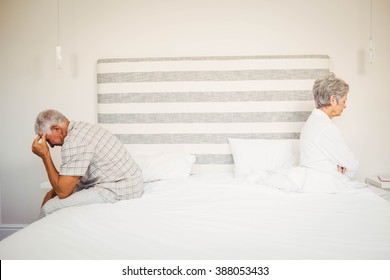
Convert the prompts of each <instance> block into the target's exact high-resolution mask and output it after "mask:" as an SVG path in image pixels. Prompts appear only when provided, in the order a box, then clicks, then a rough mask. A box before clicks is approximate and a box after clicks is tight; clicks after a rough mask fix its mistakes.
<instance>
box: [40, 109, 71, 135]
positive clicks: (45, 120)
mask: <svg viewBox="0 0 390 280" xmlns="http://www.w3.org/2000/svg"><path fill="white" fill-rule="evenodd" d="M67 120H68V119H67V118H66V117H65V116H64V115H63V114H61V113H60V112H58V111H56V110H45V111H42V112H40V113H39V114H38V116H37V118H36V120H35V126H34V129H35V134H37V135H38V134H43V133H46V134H50V132H51V131H50V127H51V126H52V125H59V126H63V124H64V123H65V122H66V121H67Z"/></svg>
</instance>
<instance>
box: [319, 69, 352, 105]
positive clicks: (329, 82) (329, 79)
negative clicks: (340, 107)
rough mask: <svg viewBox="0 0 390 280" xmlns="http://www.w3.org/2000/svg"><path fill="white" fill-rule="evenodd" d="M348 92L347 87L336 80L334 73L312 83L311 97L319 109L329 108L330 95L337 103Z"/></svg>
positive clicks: (344, 83) (342, 82)
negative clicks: (312, 96)
mask: <svg viewBox="0 0 390 280" xmlns="http://www.w3.org/2000/svg"><path fill="white" fill-rule="evenodd" d="M348 91H349V85H348V84H347V83H346V82H344V81H343V80H341V79H339V78H337V77H336V76H335V74H334V73H332V72H330V73H328V74H327V75H325V76H324V77H321V78H319V79H317V80H316V81H315V82H314V85H313V95H314V101H315V104H316V107H317V108H321V107H327V106H329V105H330V97H331V96H332V95H334V96H335V97H336V100H337V103H338V102H339V101H340V100H341V98H343V97H344V96H345V95H346V94H347V93H348Z"/></svg>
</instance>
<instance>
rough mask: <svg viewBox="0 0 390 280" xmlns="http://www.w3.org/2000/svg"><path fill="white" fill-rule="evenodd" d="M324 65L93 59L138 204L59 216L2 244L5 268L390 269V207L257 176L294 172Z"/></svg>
mask: <svg viewBox="0 0 390 280" xmlns="http://www.w3.org/2000/svg"><path fill="white" fill-rule="evenodd" d="M329 64H330V59H329V57H328V56H326V55H295V56H293V55H284V56H281V55H274V56H233V57H173V58H172V57H166V58H129V59H100V60H99V61H98V63H97V111H98V116H97V119H98V123H99V124H100V125H102V126H103V127H106V128H107V129H109V130H110V131H112V132H113V133H114V134H115V135H117V137H118V138H119V139H120V140H121V141H122V142H123V143H124V145H125V146H126V148H127V149H128V150H129V151H130V153H131V154H132V156H133V157H134V159H135V160H136V162H137V163H138V164H139V165H140V167H141V169H142V171H143V173H144V181H145V191H144V194H143V195H142V197H141V198H139V199H133V200H128V201H120V202H117V203H114V204H93V205H87V206H80V207H72V208H67V209H63V210H60V211H57V212H55V213H53V214H51V215H49V216H47V217H45V218H43V219H41V220H38V221H36V222H34V223H32V224H30V225H29V226H27V227H26V228H24V229H22V230H20V231H18V232H16V233H15V234H13V235H11V236H9V237H7V238H5V239H4V240H2V241H1V242H0V258H1V259H97V260H98V259H128V260H131V259H133V260H135V259H143V260H147V259H151V260H152V259H160V260H164V259H168V260H194V259H198V260H233V259H234V260H237V259H241V260H256V259H267V260H271V259H275V260H282V259H283V260H285V259H300V260H308V259H309V260H310V259H313V260H314V259H326V260H340V259H364V260H367V259H387V260H388V259H389V258H390V204H389V203H388V202H387V201H385V200H384V199H382V198H381V197H379V196H378V195H376V194H375V193H373V192H372V191H370V189H369V188H368V187H367V186H365V185H364V184H361V183H359V182H350V185H349V186H348V191H340V192H334V191H331V192H313V193H310V192H300V191H299V189H294V187H296V186H297V184H295V183H296V181H294V179H296V180H298V179H297V177H294V176H283V177H282V176H279V177H278V176H274V177H272V176H271V177H267V178H268V179H270V178H271V179H273V180H268V181H266V180H259V178H265V177H264V176H268V175H269V174H279V175H280V174H281V173H277V172H276V170H292V169H293V168H296V166H297V164H298V155H299V150H298V139H299V133H300V130H301V128H302V125H303V124H304V122H305V121H306V119H307V118H308V116H309V114H310V112H311V110H312V109H313V100H312V95H311V87H312V84H313V82H314V80H315V79H316V78H317V77H319V76H321V75H322V74H324V73H326V72H329V68H330V66H329ZM286 174H287V173H283V175H286ZM287 175H291V174H290V173H289V174H287Z"/></svg>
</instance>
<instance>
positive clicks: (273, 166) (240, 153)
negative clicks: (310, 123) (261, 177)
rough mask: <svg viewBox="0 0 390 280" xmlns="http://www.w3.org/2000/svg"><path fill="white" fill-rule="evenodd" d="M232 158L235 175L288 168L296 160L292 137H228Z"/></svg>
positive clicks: (295, 141)
mask: <svg viewBox="0 0 390 280" xmlns="http://www.w3.org/2000/svg"><path fill="white" fill-rule="evenodd" d="M228 140H229V145H230V149H231V151H232V154H233V159H234V173H235V176H236V177H245V176H248V175H250V174H252V173H254V172H261V171H271V170H277V169H283V168H289V167H291V166H293V165H294V164H295V162H296V160H295V157H294V153H293V147H294V146H297V141H298V140H294V139H235V138H228Z"/></svg>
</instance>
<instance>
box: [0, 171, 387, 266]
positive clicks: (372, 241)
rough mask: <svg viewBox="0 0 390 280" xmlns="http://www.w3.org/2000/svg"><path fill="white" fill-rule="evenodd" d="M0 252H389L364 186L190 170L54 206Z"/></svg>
mask: <svg viewBox="0 0 390 280" xmlns="http://www.w3.org/2000/svg"><path fill="white" fill-rule="evenodd" d="M0 258H1V259H181V260H186V259H269V260H270V259H390V204H389V203H387V202H386V201H385V200H383V199H382V198H380V197H379V196H377V195H376V194H374V193H372V192H371V191H370V190H369V189H368V188H360V189H354V190H352V189H351V191H350V192H344V193H338V194H326V193H293V192H286V191H283V190H280V189H277V188H272V187H267V186H264V185H259V184H255V183H250V182H243V181H237V180H235V179H233V177H232V176H231V175H230V174H219V175H216V174H214V175H201V176H200V175H199V176H191V178H190V179H182V180H164V181H160V182H155V183H150V184H147V185H146V190H145V193H144V195H143V196H142V197H141V198H139V199H133V200H129V201H121V202H118V203H115V204H99V205H88V206H81V207H73V208H68V209H63V210H60V211H57V212H55V213H53V214H51V215H49V216H47V217H46V218H44V219H41V220H39V221H37V222H35V223H33V224H31V225H29V226H28V227H26V228H25V229H23V230H21V231H19V232H17V233H15V234H13V235H11V236H9V237H7V238H6V239H4V240H3V241H1V242H0Z"/></svg>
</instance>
